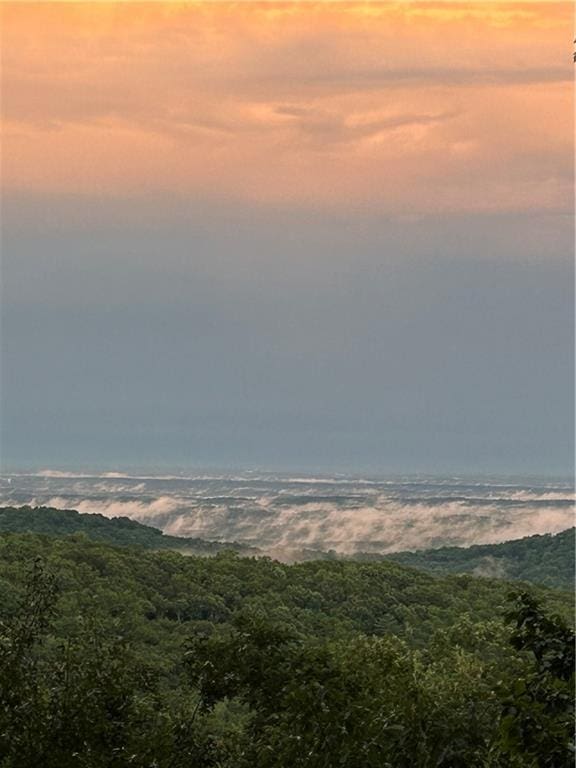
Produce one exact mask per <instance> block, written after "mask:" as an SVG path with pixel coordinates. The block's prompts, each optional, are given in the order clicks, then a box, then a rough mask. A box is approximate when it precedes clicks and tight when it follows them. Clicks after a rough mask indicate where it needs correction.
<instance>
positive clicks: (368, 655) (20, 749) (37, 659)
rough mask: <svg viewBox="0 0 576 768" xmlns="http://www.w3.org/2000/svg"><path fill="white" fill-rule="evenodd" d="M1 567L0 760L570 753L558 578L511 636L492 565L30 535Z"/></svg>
mask: <svg viewBox="0 0 576 768" xmlns="http://www.w3.org/2000/svg"><path fill="white" fill-rule="evenodd" d="M0 585H1V586H2V589H1V591H0V620H1V622H2V623H1V626H0V686H1V687H0V768H39V767H40V766H42V768H76V766H78V767H80V768H105V767H106V768H107V767H108V766H110V767H111V768H128V767H129V766H130V767H132V768H133V767H134V766H136V767H138V768H292V766H294V767H295V768H298V767H299V766H300V767H301V768H333V767H334V768H338V766H340V767H341V768H386V767H387V766H389V768H412V767H413V766H414V767H415V768H431V766H437V767H438V768H476V767H478V768H484V767H485V768H520V766H524V765H526V766H533V768H540V766H543V768H552V767H553V766H554V768H556V766H557V768H567V765H568V763H567V762H566V761H565V756H566V727H567V724H568V722H569V719H570V713H569V712H568V710H567V709H563V710H560V709H558V707H559V705H560V703H561V701H563V702H564V704H565V703H566V700H565V699H563V698H561V697H563V696H565V694H566V693H567V690H568V689H567V686H569V685H570V681H567V680H565V677H566V673H565V671H566V670H567V669H568V662H567V661H566V657H565V653H566V651H565V641H566V640H567V638H568V635H567V634H566V632H567V630H566V627H565V625H564V624H563V623H562V620H561V619H556V618H546V616H548V615H549V613H550V612H552V613H559V614H561V615H562V616H564V617H569V616H570V614H571V609H572V599H571V596H570V595H569V594H566V593H561V592H554V591H551V590H545V589H535V590H534V594H535V595H537V596H538V599H539V600H540V601H541V602H542V604H543V605H545V606H546V613H545V614H544V613H542V612H541V611H540V609H539V608H538V609H536V608H534V606H533V605H531V604H528V603H526V601H524V603H522V604H521V605H520V606H516V607H515V608H514V616H515V617H516V618H515V621H516V628H515V630H514V631H513V633H512V638H511V639H512V642H509V637H508V635H509V632H508V630H507V629H506V627H505V624H504V621H503V619H504V614H505V612H506V606H507V591H508V589H509V586H508V585H506V584H505V583H503V582H500V581H497V580H494V581H491V580H488V579H475V578H473V577H471V576H467V575H465V576H448V577H440V576H431V575H429V574H426V573H424V572H419V571H413V570H411V569H409V568H406V567H404V566H401V565H398V564H395V563H390V562H382V563H355V562H342V561H325V562H309V563H302V564H297V565H292V566H287V565H283V564H281V563H278V562H275V561H272V560H268V559H266V558H258V559H253V558H243V557H238V556H236V555H234V554H233V553H229V552H224V553H221V554H218V555H216V556H215V557H213V558H199V557H184V556H182V555H180V554H178V553H175V552H166V551H164V552H153V551H150V550H146V549H142V548H139V549H137V548H115V547H111V546H109V545H107V544H104V543H100V542H95V541H91V540H90V539H88V538H86V537H84V536H76V537H67V538H65V539H57V538H53V537H49V536H39V535H33V534H5V535H3V536H0ZM523 606H524V607H523ZM522 610H524V613H522ZM535 669H536V671H535ZM520 685H522V686H524V687H523V688H521V687H519V686H520ZM562 686H563V687H562ZM512 708H514V709H512ZM534 723H536V724H537V725H538V726H539V727H540V730H538V729H537V728H535V727H534ZM542 726H544V732H545V734H546V736H545V738H544V737H543V736H541V734H542ZM538 734H540V736H539V737H538V738H536V736H538ZM544 752H545V754H546V755H549V754H550V755H553V756H554V757H553V759H554V760H557V762H556V763H554V762H550V761H548V762H546V761H545V760H546V759H547V758H546V757H545V756H543V755H544ZM551 759H552V758H551ZM523 760H524V762H522V761H523ZM538 760H540V761H541V762H538ZM562 760H563V761H564V762H562ZM530 761H532V762H530ZM535 761H536V762H535Z"/></svg>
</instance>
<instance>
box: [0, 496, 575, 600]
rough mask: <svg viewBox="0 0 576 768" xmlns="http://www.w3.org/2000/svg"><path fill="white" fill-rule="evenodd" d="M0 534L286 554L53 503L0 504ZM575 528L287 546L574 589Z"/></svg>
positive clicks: (305, 554) (316, 556)
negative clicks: (369, 547)
mask: <svg viewBox="0 0 576 768" xmlns="http://www.w3.org/2000/svg"><path fill="white" fill-rule="evenodd" d="M2 533H37V534H44V535H47V536H52V537H56V538H62V537H65V536H70V535H78V534H83V535H85V536H87V537H88V538H90V539H93V540H95V541H101V542H105V543H108V544H113V545H115V546H124V547H125V546H131V547H143V548H145V549H169V550H176V551H179V552H181V553H182V554H186V555H197V556H209V555H215V554H217V553H218V552H222V551H223V550H234V551H235V552H237V553H238V554H240V555H244V556H264V555H271V556H272V557H274V558H277V559H286V553H282V552H281V551H271V552H268V551H265V550H263V549H258V548H256V547H249V546H247V545H245V544H241V543H239V542H218V541H206V540H205V539H200V538H184V537H180V536H169V535H167V534H164V533H163V532H162V531H160V530H159V529H158V528H153V527H152V526H149V525H144V524H143V523H139V522H137V521H136V520H131V519H130V518H127V517H112V518H108V517H105V516H104V515H99V514H84V513H81V512H77V511H76V510H70V509H54V508H53V507H28V506H26V507H3V508H0V535H1V534H2ZM575 544H576V529H575V528H569V529H567V530H565V531H562V532H561V533H557V534H543V535H535V536H528V537H525V538H522V539H514V540H511V541H506V542H503V543H501V544H479V545H473V546H470V547H441V548H439V549H426V550H421V551H416V552H394V553H390V554H381V555H378V554H372V553H370V554H368V553H358V554H355V555H351V556H343V555H339V554H338V553H336V552H333V551H331V552H322V551H320V550H312V549H302V550H290V552H289V553H288V559H289V560H292V561H302V560H326V559H329V560H336V559H342V560H344V559H346V560H357V561H364V562H375V561H382V560H389V561H393V562H396V563H400V564H402V565H407V566H410V567H412V568H417V569H419V570H423V571H429V572H433V573H470V574H472V575H474V576H484V577H487V578H497V579H504V580H507V581H515V580H521V581H529V582H533V583H535V584H542V585H544V586H548V587H556V588H560V589H573V588H574V552H575Z"/></svg>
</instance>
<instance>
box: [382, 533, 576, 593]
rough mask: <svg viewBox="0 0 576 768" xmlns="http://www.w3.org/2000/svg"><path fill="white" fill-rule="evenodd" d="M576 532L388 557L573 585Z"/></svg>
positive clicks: (441, 569)
mask: <svg viewBox="0 0 576 768" xmlns="http://www.w3.org/2000/svg"><path fill="white" fill-rule="evenodd" d="M575 533H576V529H575V528H569V529H568V530H566V531H562V532H561V533H557V534H544V535H542V536H527V537H525V538H523V539H515V540H512V541H505V542H503V543H502V544H480V545H474V546H471V547H441V548H439V549H428V550H422V551H419V552H398V553H394V554H390V555H386V556H385V557H386V559H387V560H392V561H394V562H396V563H402V564H404V565H409V566H411V567H413V568H422V569H423V570H426V571H431V572H434V573H471V574H473V575H475V576H487V577H490V578H499V579H507V580H522V581H531V582H533V583H535V584H543V585H544V586H548V587H557V588H559V589H573V588H574V547H575ZM368 557H369V556H368Z"/></svg>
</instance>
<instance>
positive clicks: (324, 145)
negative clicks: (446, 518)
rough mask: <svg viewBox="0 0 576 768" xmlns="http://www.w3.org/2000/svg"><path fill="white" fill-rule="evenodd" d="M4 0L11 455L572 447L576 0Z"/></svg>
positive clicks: (430, 459)
mask: <svg viewBox="0 0 576 768" xmlns="http://www.w3.org/2000/svg"><path fill="white" fill-rule="evenodd" d="M1 10H2V17H3V19H2V22H3V40H2V42H3V62H2V64H3V66H2V112H3V122H4V126H3V146H2V149H3V169H2V170H3V212H2V224H3V248H2V271H1V277H2V284H3V297H2V298H3V317H2V335H1V351H2V390H1V404H2V440H1V448H2V451H1V453H2V461H3V463H4V466H5V467H7V466H26V465H27V466H37V467H40V466H42V467H44V466H79V465H90V464H92V465H99V466H103V467H107V468H110V467H121V466H129V465H167V464H176V465H180V466H190V465H193V466H220V467H237V466H254V467H262V468H274V469H281V468H285V469H293V468H299V469H303V470H305V469H310V470H316V469H324V470H353V471H370V472H382V473H386V472H399V471H400V472H402V471H404V472H413V471H425V472H426V471H427V472H464V471H467V472H478V473H482V472H494V471H496V472H498V471H499V472H502V473H507V472H525V473H529V472H538V473H546V472H550V473H563V472H570V471H571V468H572V463H573V449H572V443H573V439H572V434H573V405H572V403H573V357H574V354H573V293H572V291H573V267H572V254H573V220H572V210H573V208H572V196H573V191H572V190H573V161H572V143H573V139H572V135H573V126H572V64H571V37H572V14H573V7H572V4H571V3H544V4H536V3H518V2H516V3H512V4H506V3H491V4H484V3H481V2H470V3H449V2H443V3H416V2H404V3H391V4H388V3H331V2H326V1H325V2H312V3H290V2H287V3H284V4H278V3H270V2H266V3H252V2H244V3H210V2H198V3H188V4H178V5H177V4H172V3H149V4H139V3H120V2H119V3H100V2H91V3H88V2H86V3H74V2H72V3H71V2H68V3H38V4H33V3H23V4H19V3H3V4H2V9H1Z"/></svg>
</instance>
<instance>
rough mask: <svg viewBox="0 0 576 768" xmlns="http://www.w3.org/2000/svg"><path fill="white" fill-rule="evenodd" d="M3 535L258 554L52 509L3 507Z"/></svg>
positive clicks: (128, 521)
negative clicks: (81, 536)
mask: <svg viewBox="0 0 576 768" xmlns="http://www.w3.org/2000/svg"><path fill="white" fill-rule="evenodd" d="M1 533H41V534H45V535H47V536H54V537H56V538H61V537H63V536H70V535H73V534H79V533H81V534H84V535H85V536H88V538H90V539H93V540H95V541H102V542H106V543H107V544H114V545H116V546H120V547H126V546H129V547H130V546H133V547H144V548H145V549H177V550H180V551H182V552H183V553H185V554H194V555H212V554H216V553H217V552H221V551H222V550H224V549H233V550H235V551H236V552H238V553H240V554H245V555H250V554H255V553H257V552H258V550H255V549H253V548H252V547H248V546H246V545H244V544H239V543H238V542H230V543H228V542H217V541H205V540H204V539H197V538H184V537H181V536H169V535H167V534H165V533H163V532H162V531H161V530H159V529H158V528H153V527H152V526H150V525H144V524H143V523H139V522H137V521H136V520H131V519H130V518H129V517H105V516H104V515H99V514H92V513H90V514H87V513H82V512H77V511H76V510H74V509H54V508H53V507H28V506H26V507H0V534H1Z"/></svg>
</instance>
